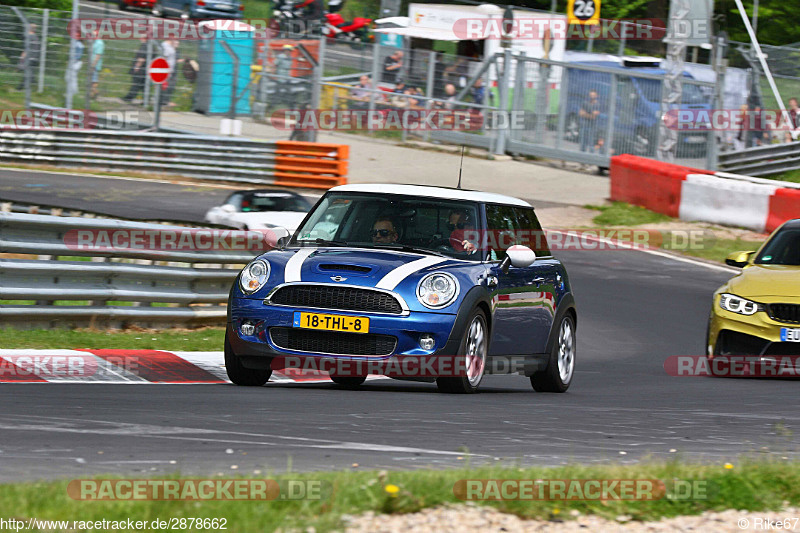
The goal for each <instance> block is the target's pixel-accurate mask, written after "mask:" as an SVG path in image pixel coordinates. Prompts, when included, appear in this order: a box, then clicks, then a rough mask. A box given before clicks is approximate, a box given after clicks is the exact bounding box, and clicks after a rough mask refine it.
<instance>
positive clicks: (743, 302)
mask: <svg viewBox="0 0 800 533" xmlns="http://www.w3.org/2000/svg"><path fill="white" fill-rule="evenodd" d="M719 306H720V307H721V308H723V309H724V310H726V311H730V312H732V313H737V314H740V315H747V316H750V315H754V314H756V313H757V312H758V311H761V310H762V309H763V307H762V306H761V304H760V303H757V302H754V301H752V300H748V299H746V298H742V297H741V296H736V295H735V294H728V293H727V292H726V293H723V294H720V296H719Z"/></svg>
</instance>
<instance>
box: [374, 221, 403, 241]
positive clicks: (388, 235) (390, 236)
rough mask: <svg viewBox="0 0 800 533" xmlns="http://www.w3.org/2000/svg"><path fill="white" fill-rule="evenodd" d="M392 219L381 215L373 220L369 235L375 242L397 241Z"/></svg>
mask: <svg viewBox="0 0 800 533" xmlns="http://www.w3.org/2000/svg"><path fill="white" fill-rule="evenodd" d="M395 227H396V225H395V223H394V221H393V220H392V219H391V218H389V217H381V218H379V219H378V220H376V221H375V224H373V226H372V231H371V232H370V235H371V236H372V242H373V243H375V244H392V243H395V242H397V237H398V235H397V230H396V229H395Z"/></svg>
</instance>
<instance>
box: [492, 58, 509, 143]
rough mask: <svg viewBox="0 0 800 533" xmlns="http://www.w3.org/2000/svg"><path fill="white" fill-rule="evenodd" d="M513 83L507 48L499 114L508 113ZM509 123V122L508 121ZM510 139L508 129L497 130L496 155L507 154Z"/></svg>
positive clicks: (499, 87)
mask: <svg viewBox="0 0 800 533" xmlns="http://www.w3.org/2000/svg"><path fill="white" fill-rule="evenodd" d="M510 82H511V50H510V49H508V48H506V49H505V50H504V51H503V76H502V78H500V84H499V85H498V87H497V91H498V94H499V96H500V105H499V107H500V109H499V113H500V115H502V114H503V113H508V89H509V84H510ZM506 122H508V120H506ZM507 137H508V128H507V127H504V128H499V129H498V130H497V142H496V143H495V146H494V153H495V155H504V154H505V153H506V138H507Z"/></svg>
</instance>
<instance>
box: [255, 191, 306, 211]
mask: <svg viewBox="0 0 800 533" xmlns="http://www.w3.org/2000/svg"><path fill="white" fill-rule="evenodd" d="M241 209H242V212H244V213H252V212H261V211H300V212H305V211H308V210H309V209H311V204H309V203H308V201H307V200H306V199H305V198H303V197H302V196H294V195H274V194H259V193H254V194H249V195H245V196H244V197H243V198H242V206H241Z"/></svg>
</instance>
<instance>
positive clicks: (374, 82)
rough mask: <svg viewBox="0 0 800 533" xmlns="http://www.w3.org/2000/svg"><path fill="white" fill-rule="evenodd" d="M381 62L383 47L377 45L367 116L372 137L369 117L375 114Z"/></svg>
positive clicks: (373, 60)
mask: <svg viewBox="0 0 800 533" xmlns="http://www.w3.org/2000/svg"><path fill="white" fill-rule="evenodd" d="M380 61H381V45H379V44H378V43H375V44H373V45H372V89H371V90H370V92H369V111H368V115H367V128H368V132H369V134H370V135H374V134H375V132H373V131H372V129H370V128H369V123H370V121H369V117H371V116H372V114H373V113H374V112H375V97H376V95H377V93H376V91H377V90H378V80H379V79H380V77H379V76H380V71H379V70H378V68H379V66H380Z"/></svg>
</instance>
